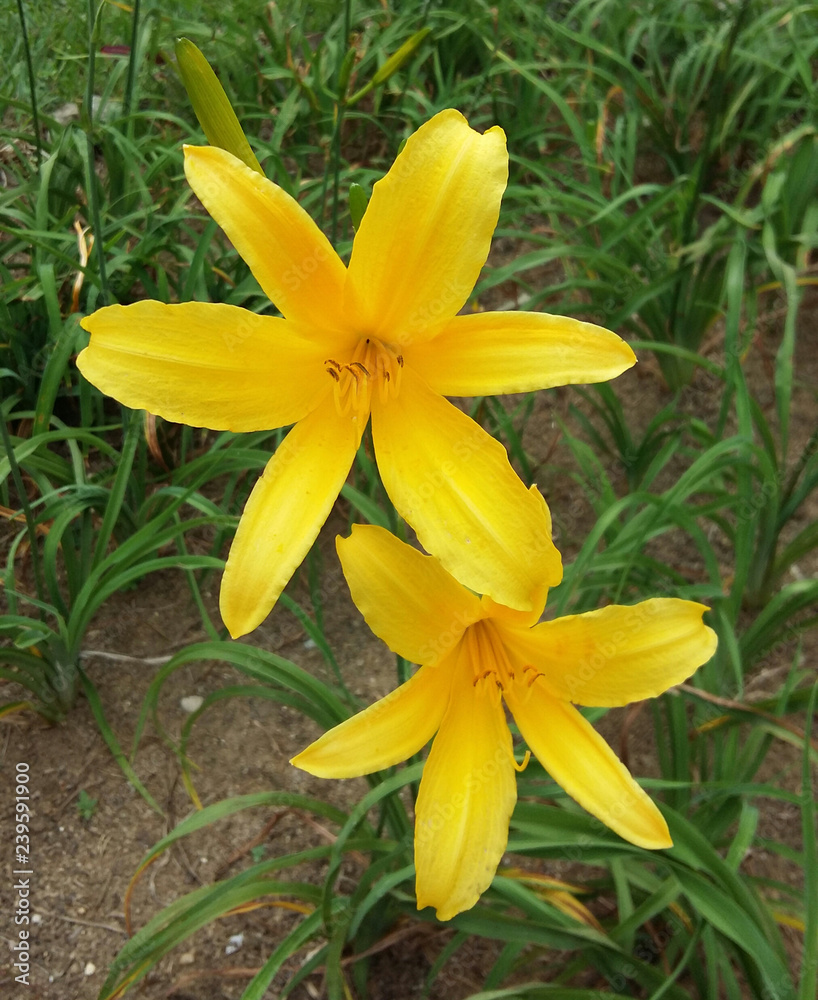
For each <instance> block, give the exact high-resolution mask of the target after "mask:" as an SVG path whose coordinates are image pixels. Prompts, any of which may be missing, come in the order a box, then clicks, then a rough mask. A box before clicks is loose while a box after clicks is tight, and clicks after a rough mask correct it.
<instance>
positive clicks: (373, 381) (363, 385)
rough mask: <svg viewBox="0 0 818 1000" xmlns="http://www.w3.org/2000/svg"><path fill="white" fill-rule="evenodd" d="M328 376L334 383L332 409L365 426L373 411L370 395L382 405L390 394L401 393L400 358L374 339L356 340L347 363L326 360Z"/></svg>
mask: <svg viewBox="0 0 818 1000" xmlns="http://www.w3.org/2000/svg"><path fill="white" fill-rule="evenodd" d="M324 366H325V368H326V371H327V374H328V375H329V376H330V378H332V379H333V381H334V382H335V405H336V407H337V408H338V413H339V415H340V416H342V417H344V416H346V415H347V414H352V415H353V417H354V418H355V419H357V420H360V422H361V426H362V427H363V425H364V424H365V423H366V421H367V419H368V417H369V412H370V410H371V408H372V394H373V392H374V391H375V389H376V388H377V390H378V397H379V399H380V401H381V402H382V403H385V402H386V400H387V399H388V397H389V394H390V393H397V392H398V391H399V390H400V376H401V371H402V369H403V355H402V354H398V353H397V352H395V351H394V350H392V348H391V347H388V346H387V345H386V344H382V343H381V342H380V341H379V340H375V339H374V338H373V337H366V338H365V339H363V340H359V341H358V343H357V345H356V347H355V350H354V351H353V352H352V357H351V358H350V359H349V361H347V362H343V361H338V360H336V359H335V358H327V359H326V361H325V362H324Z"/></svg>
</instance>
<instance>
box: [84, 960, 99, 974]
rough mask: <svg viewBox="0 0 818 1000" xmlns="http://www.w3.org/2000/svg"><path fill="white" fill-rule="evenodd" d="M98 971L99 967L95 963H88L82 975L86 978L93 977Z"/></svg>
mask: <svg viewBox="0 0 818 1000" xmlns="http://www.w3.org/2000/svg"><path fill="white" fill-rule="evenodd" d="M96 971H97V967H96V966H95V965H94V963H93V962H86V964H85V968H84V969H83V970H82V974H83V975H84V976H93V974H94V973H95V972H96Z"/></svg>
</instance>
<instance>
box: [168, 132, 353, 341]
mask: <svg viewBox="0 0 818 1000" xmlns="http://www.w3.org/2000/svg"><path fill="white" fill-rule="evenodd" d="M185 174H186V176H187V179H188V183H189V184H190V186H191V187H192V188H193V190H194V191H195V192H196V195H197V196H198V198H199V200H200V201H201V203H202V204H203V205H204V207H205V208H206V209H207V211H208V212H209V213H210V214H211V215H212V216H213V218H214V219H215V220H216V222H218V224H219V225H220V226H221V227H222V229H223V230H224V231H225V233H227V235H228V237H229V238H230V241H231V243H232V244H233V246H234V247H235V248H236V250H237V251H238V252H239V254H240V255H241V256H242V258H243V259H244V260H245V262H246V263H247V264H248V266H249V268H250V270H251V271H252V272H253V274H254V275H255V277H256V280H257V281H258V283H259V284H260V285H261V287H262V288H263V289H264V293H265V295H267V296H268V297H269V298H270V299H271V300H272V301H273V302H274V303H275V304H276V305H277V306H278V308H279V309H280V310H281V312H282V314H283V315H284V316H286V317H287V318H288V319H291V320H293V321H295V322H298V323H299V325H302V326H304V327H305V329H306V330H307V331H308V332H309V333H310V334H311V335H312V336H314V337H315V339H316V340H318V341H321V342H323V343H325V344H328V343H330V341H331V340H332V338H331V337H330V336H328V334H330V332H332V331H335V332H336V333H337V332H338V331H340V330H342V329H343V324H342V321H341V304H342V300H343V288H344V282H345V281H346V268H345V267H344V265H343V262H342V261H341V259H340V257H339V256H338V255H337V254H336V252H335V251H334V250H333V248H332V245H331V244H330V242H329V240H328V239H327V238H326V236H324V234H323V233H322V232H321V230H320V229H319V228H318V226H316V224H315V223H314V222H313V220H312V219H311V218H310V216H309V215H308V214H307V213H306V212H305V211H304V209H303V208H302V207H301V206H300V205H299V204H298V202H297V201H295V199H293V198H291V197H290V196H289V195H288V194H287V193H286V192H285V191H282V190H281V188H280V187H278V186H277V185H275V184H273V183H272V181H269V180H267V178H266V177H262V176H260V175H259V174H257V173H256V172H255V170H251V169H250V167H248V166H246V165H245V164H244V163H242V162H241V160H238V159H236V157H235V156H233V155H232V154H231V153H228V152H227V151H226V150H224V149H217V148H216V147H215V146H185Z"/></svg>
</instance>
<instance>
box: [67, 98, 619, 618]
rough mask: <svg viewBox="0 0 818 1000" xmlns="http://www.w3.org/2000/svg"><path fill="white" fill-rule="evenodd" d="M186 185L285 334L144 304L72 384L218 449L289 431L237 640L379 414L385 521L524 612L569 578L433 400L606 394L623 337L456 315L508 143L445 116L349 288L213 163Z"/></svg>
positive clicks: (331, 259) (258, 192)
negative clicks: (222, 443) (236, 440)
mask: <svg viewBox="0 0 818 1000" xmlns="http://www.w3.org/2000/svg"><path fill="white" fill-rule="evenodd" d="M185 173H186V175H187V179H188V181H189V183H190V185H191V187H192V188H193V190H194V192H195V193H196V194H197V195H198V197H199V199H200V200H201V202H202V203H203V204H204V206H205V208H206V209H207V210H208V212H209V213H210V214H211V215H212V216H213V218H214V219H215V220H216V221H217V222H218V223H219V225H220V226H221V227H222V229H223V230H224V231H225V233H226V234H227V235H228V237H229V238H230V240H231V241H232V243H233V245H234V246H235V248H236V250H237V251H238V252H239V254H241V256H242V257H243V258H244V260H245V261H246V262H247V264H248V265H249V267H250V270H251V271H252V272H253V274H254V275H255V277H256V279H257V280H258V282H259V284H260V285H261V287H262V289H263V290H264V291H265V293H266V294H267V295H268V296H269V298H270V299H271V301H272V302H274V303H275V305H276V306H277V307H278V309H279V311H280V312H281V314H282V316H281V317H274V316H259V315H256V314H255V313H252V312H249V311H248V310H246V309H241V308H238V307H234V306H228V305H217V304H209V303H198V302H186V303H181V304H176V305H165V304H162V303H159V302H152V301H147V302H138V303H135V304H133V305H128V306H110V307H107V308H104V309H100V310H98V311H97V312H95V313H93V314H92V315H91V316H88V317H87V318H86V319H84V320H83V322H82V325H83V327H84V328H85V329H86V330H88V331H89V332H90V334H91V340H90V344H89V346H88V347H87V348H86V349H85V350H84V351H83V352H82V353H81V354H80V356H79V359H78V362H77V363H78V365H79V368H80V370H81V371H82V373H83V374H84V375H85V377H86V378H88V379H89V381H91V382H93V383H94V384H95V385H96V386H98V387H99V388H100V389H102V390H103V391H104V392H106V393H108V394H109V395H111V396H114V397H116V398H117V399H118V400H119V401H120V402H122V403H124V404H125V405H126V406H130V407H133V408H136V409H145V410H148V411H150V412H151V413H156V414H159V415H160V416H163V417H165V418H166V419H168V420H174V421H178V422H181V423H186V424H191V425H193V426H202V427H210V428H212V429H214V430H232V431H258V430H269V429H273V428H276V427H284V426H287V425H289V424H295V427H294V428H293V429H292V430H291V431H290V433H289V435H288V436H287V438H286V439H285V441H284V443H283V444H282V446H281V447H280V448H279V449H278V450H277V451H276V453H275V454H274V455H273V457H272V459H271V460H270V462H269V464H268V465H267V468H266V469H265V471H264V473H263V475H262V476H261V478H260V479H259V480H258V482H257V483H256V486H255V488H254V489H253V492H252V494H251V495H250V499H249V500H248V502H247V505H246V507H245V510H244V513H243V516H242V518H241V522H240V524H239V527H238V531H237V533H236V537H235V540H234V542H233V546H232V549H231V551H230V556H229V558H228V561H227V567H226V569H225V574H224V578H223V581H222V588H221V611H222V617H223V618H224V621H225V624H226V625H227V627H228V629H229V630H230V632H231V634H232V635H233V636H234V637H235V636H239V635H242V634H244V633H246V632H249V631H251V630H252V629H254V628H255V627H256V626H257V625H258V624H259V623H260V622H261V621H262V620H263V619H264V617H265V616H266V615H267V614H268V613H269V611H270V610H271V608H272V606H273V605H274V604H275V602H276V600H277V599H278V596H279V594H280V593H281V591H282V589H283V588H284V586H285V585H286V583H287V581H288V580H289V579H290V577H291V575H292V573H293V572H294V570H295V569H296V567H297V566H298V565H299V563H300V562H301V561H302V559H303V558H304V556H305V555H306V553H307V551H308V550H309V548H310V546H311V545H312V543H313V542H314V541H315V538H316V536H317V535H318V532H319V530H320V528H321V526H322V524H323V523H324V521H325V520H326V518H327V516H328V514H329V511H330V509H331V507H332V504H333V503H334V501H335V498H336V497H337V495H338V492H339V490H340V489H341V486H342V485H343V483H344V481H345V479H346V477H347V474H348V473H349V470H350V467H351V465H352V462H353V459H354V456H355V452H356V450H357V448H358V445H359V443H360V440H361V435H362V433H363V430H364V428H365V426H366V423H367V421H368V420H369V417H370V415H371V418H372V439H373V442H374V448H375V455H376V459H377V462H378V467H379V469H380V473H381V476H382V479H383V483H384V486H385V487H386V491H387V493H388V494H389V496H390V498H391V500H392V502H393V503H394V505H395V507H396V508H397V510H398V511H399V513H400V514H401V516H402V517H404V518H405V519H406V520H407V521H408V522H409V523H410V524H411V525H412V527H413V528H414V529H415V531H416V533H417V536H418V538H419V540H420V542H421V544H422V545H423V546H424V548H426V549H427V551H429V552H433V553H434V554H435V555H436V556H437V557H438V558H439V559H440V560H441V562H442V563H443V565H444V566H446V568H447V569H448V570H449V571H450V572H451V573H453V574H454V575H455V576H457V577H458V579H460V580H462V582H463V583H464V584H466V585H467V586H469V587H471V588H472V589H474V590H475V591H478V592H480V593H485V594H490V595H491V596H492V597H493V598H495V599H496V600H498V601H501V602H503V603H504V604H506V605H508V606H509V607H515V608H520V609H523V610H528V609H530V608H532V607H533V605H534V603H536V601H537V600H538V595H537V593H536V591H537V588H538V587H540V586H541V585H542V584H543V583H545V584H546V585H554V584H556V583H557V582H558V581H559V579H560V576H561V573H562V568H561V563H560V557H559V553H558V552H557V550H556V549H555V548H554V545H553V543H552V541H551V537H550V533H549V532H548V531H547V530H546V526H545V518H544V515H543V502H542V500H541V499H539V498H538V497H535V496H533V495H532V494H530V493H529V492H528V491H527V490H526V489H525V487H524V485H523V484H522V483H521V482H520V480H519V479H518V477H517V476H516V474H515V473H514V471H513V470H512V468H511V465H510V464H509V461H508V456H507V455H506V452H505V450H504V448H503V447H502V446H501V445H500V444H499V443H498V442H496V441H495V440H494V439H493V438H491V437H490V436H489V435H488V434H487V433H486V432H485V431H484V430H483V429H482V428H481V427H479V426H478V425H477V424H476V423H475V422H474V421H473V420H471V419H470V418H469V417H467V416H466V415H465V414H464V413H463V412H462V411H461V410H459V409H458V408H457V407H456V406H454V405H453V404H451V403H449V402H448V401H447V400H446V399H444V398H443V397H444V396H445V395H462V396H474V395H490V394H496V393H506V392H527V391H529V390H533V389H541V388H547V387H550V386H556V385H567V384H570V383H576V382H597V381H602V380H605V379H610V378H614V377H615V376H617V375H619V374H620V373H621V372H623V371H624V370H625V369H627V368H629V367H630V366H631V365H632V364H633V363H634V361H635V358H634V355H633V352H632V351H631V350H630V348H629V347H628V346H627V344H625V343H624V342H623V341H622V340H620V338H619V337H617V336H616V335H615V334H613V333H610V332H609V331H607V330H603V329H601V328H600V327H596V326H593V325H591V324H588V323H582V322H580V321H578V320H575V319H569V318H564V317H557V316H549V315H546V314H543V313H521V312H496V313H482V314H472V315H464V316H460V315H458V312H459V311H460V309H461V308H462V307H463V305H464V304H465V303H466V300H467V299H468V297H469V294H470V292H471V290H472V288H473V286H474V283H475V281H476V280H477V277H478V275H479V273H480V269H481V267H482V266H483V264H484V263H485V260H486V257H487V256H488V251H489V245H490V242H491V235H492V232H493V231H494V227H495V225H496V224H497V219H498V215H499V210H500V200H501V198H502V194H503V191H504V189H505V185H506V180H507V176H508V155H507V153H506V146H505V136H504V134H503V131H502V130H501V129H500V128H498V127H495V128H491V129H489V130H488V131H487V132H486V133H485V134H483V135H481V134H480V133H478V132H476V131H474V130H473V129H471V128H470V127H469V125H468V123H467V122H466V120H465V118H463V116H462V115H461V114H460V113H459V112H457V111H453V110H449V111H443V112H441V113H440V114H438V115H436V116H435V117H434V118H433V119H431V121H429V122H427V123H426V124H425V125H423V126H422V127H421V128H420V129H419V130H418V131H417V132H415V133H414V135H412V136H410V138H409V139H408V141H407V143H406V145H405V147H404V149H403V150H402V151H401V153H400V154H399V156H398V157H397V159H396V160H395V163H394V165H393V166H392V168H391V169H390V170H389V172H388V173H387V175H386V176H385V177H384V178H383V179H382V180H380V181H378V183H377V184H375V186H374V190H373V193H372V199H371V201H370V204H369V207H368V210H367V212H366V214H365V216H364V218H363V220H362V223H361V225H360V227H359V228H358V231H357V233H356V236H355V241H354V245H353V249H352V257H351V260H350V262H349V266H348V267H346V266H345V265H344V263H343V262H342V260H341V259H340V257H338V255H337V254H336V253H335V251H334V250H333V248H332V246H331V245H330V243H329V241H328V240H327V238H326V237H325V236H324V234H323V233H322V232H321V230H320V229H319V228H318V226H317V225H316V224H315V223H314V222H313V220H312V219H311V218H310V217H309V215H307V213H306V212H305V211H304V210H303V209H302V208H301V206H300V205H299V204H298V203H297V202H296V201H294V200H293V199H292V198H291V197H290V196H289V195H288V194H286V193H285V192H284V191H283V190H282V189H281V188H279V187H277V186H276V185H275V184H273V183H272V182H271V181H268V180H267V179H266V178H264V177H262V176H260V175H259V174H258V173H257V172H255V171H254V170H252V169H250V167H248V166H246V165H245V164H244V163H242V162H241V161H240V160H238V159H237V158H236V157H234V156H232V155H231V154H230V153H228V152H226V151H225V150H222V149H217V148H214V147H207V146H206V147H191V146H187V147H185Z"/></svg>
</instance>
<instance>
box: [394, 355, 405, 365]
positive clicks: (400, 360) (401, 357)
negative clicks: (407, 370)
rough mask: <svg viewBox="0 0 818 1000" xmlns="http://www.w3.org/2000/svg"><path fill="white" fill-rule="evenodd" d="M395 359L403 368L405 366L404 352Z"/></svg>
mask: <svg viewBox="0 0 818 1000" xmlns="http://www.w3.org/2000/svg"><path fill="white" fill-rule="evenodd" d="M395 360H396V361H397V363H398V364H399V365H400V366H401V368H403V355H402V354H399V355H398V356H397V357H396V358H395Z"/></svg>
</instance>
